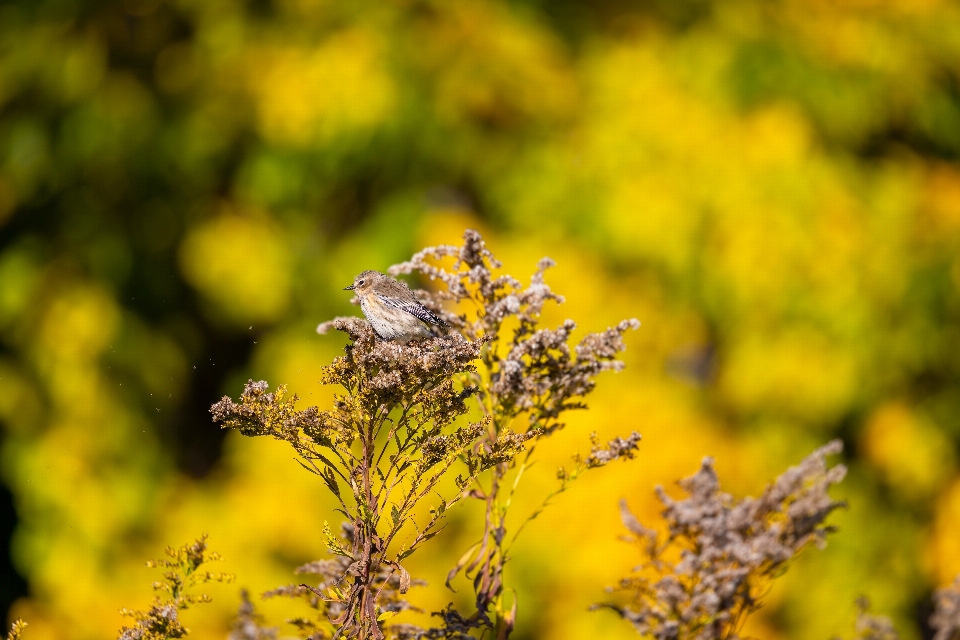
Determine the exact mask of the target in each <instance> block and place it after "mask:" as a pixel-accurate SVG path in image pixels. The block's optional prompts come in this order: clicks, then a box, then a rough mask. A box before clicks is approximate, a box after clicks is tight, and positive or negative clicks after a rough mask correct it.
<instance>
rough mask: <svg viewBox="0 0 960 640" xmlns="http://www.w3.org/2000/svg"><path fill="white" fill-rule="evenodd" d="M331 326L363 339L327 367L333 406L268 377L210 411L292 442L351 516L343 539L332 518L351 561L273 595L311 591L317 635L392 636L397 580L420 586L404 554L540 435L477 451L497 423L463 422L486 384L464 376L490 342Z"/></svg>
mask: <svg viewBox="0 0 960 640" xmlns="http://www.w3.org/2000/svg"><path fill="white" fill-rule="evenodd" d="M326 327H329V328H335V329H337V330H340V331H344V332H346V333H347V334H348V335H349V336H350V337H351V338H352V340H353V342H352V344H349V345H347V347H346V355H344V356H342V357H339V358H337V359H335V360H334V362H333V363H332V364H331V365H329V366H327V367H324V369H323V373H322V382H324V383H327V384H336V385H339V386H340V387H342V388H343V389H344V390H345V393H342V394H339V395H337V396H336V398H335V401H334V404H333V408H332V409H331V410H327V411H321V410H319V409H317V408H316V407H310V408H308V409H305V410H297V409H296V408H295V402H296V399H297V398H296V396H288V395H287V393H286V389H285V388H284V387H282V386H281V387H280V388H278V389H277V390H276V391H275V392H272V393H271V392H269V391H268V387H267V383H266V382H252V381H251V382H249V383H248V384H247V385H246V388H245V389H244V392H243V394H242V395H241V397H240V400H239V402H233V401H232V400H231V399H230V398H228V397H225V398H223V399H222V400H221V401H220V402H218V403H217V404H215V405H214V406H213V407H212V408H211V411H212V413H213V417H214V420H216V421H218V422H222V423H223V425H224V427H231V428H236V429H238V430H239V431H240V432H241V433H243V434H244V435H249V436H271V437H274V438H277V439H280V440H284V441H286V442H288V443H289V444H291V445H292V446H293V447H294V449H295V450H296V451H297V453H298V454H299V455H300V459H301V461H302V464H303V466H304V467H305V468H306V469H307V470H308V471H311V472H312V473H314V474H316V475H317V476H319V478H320V479H321V480H322V481H323V482H324V483H325V484H326V486H327V488H328V489H329V490H330V492H331V493H332V494H333V495H334V496H336V498H337V500H338V502H339V505H340V508H339V511H340V512H341V513H342V514H343V515H344V516H345V517H346V518H347V519H348V523H349V524H348V529H349V531H348V532H347V535H346V536H345V537H343V538H340V537H337V536H334V535H333V534H332V532H331V531H330V528H329V525H327V526H326V529H325V531H324V534H325V538H326V543H327V548H328V549H329V551H330V552H331V553H333V554H334V555H336V556H340V558H341V559H340V560H338V561H328V562H326V563H319V564H316V563H315V566H314V568H315V569H316V570H317V571H320V573H321V576H322V577H323V581H322V582H321V584H320V586H318V587H310V586H307V585H292V586H290V587H285V588H282V589H280V590H277V591H274V592H272V594H273V595H289V596H296V597H305V598H306V599H307V600H308V601H309V602H310V604H311V606H312V607H314V608H315V609H317V611H318V615H317V616H316V618H315V619H313V620H307V619H301V620H297V621H296V624H298V626H300V628H301V629H302V631H303V633H304V634H305V635H308V636H309V637H313V638H322V637H328V636H329V635H335V634H344V635H347V636H355V637H364V638H366V637H369V638H383V637H385V636H384V634H383V631H382V629H381V627H380V621H381V620H384V619H385V618H387V617H388V616H390V615H392V614H393V613H396V612H397V611H398V610H399V609H398V608H397V607H398V606H399V605H397V600H396V599H395V598H393V596H392V594H393V591H394V588H395V589H396V591H397V592H399V593H400V594H403V593H406V591H407V588H408V587H409V586H410V584H411V578H410V575H409V573H408V572H407V571H406V569H404V567H403V566H402V565H401V561H403V560H404V559H405V558H406V557H408V556H409V555H410V554H412V553H414V552H415V551H416V550H417V549H419V548H420V546H421V545H422V544H423V543H425V542H426V541H428V540H429V539H430V538H432V537H433V536H435V535H436V534H437V533H438V532H439V529H440V528H441V522H442V519H443V516H444V513H445V511H446V509H447V508H448V507H450V506H452V505H453V504H455V503H457V502H458V501H460V500H461V499H462V498H463V497H464V496H466V495H467V492H468V491H469V489H470V486H471V485H472V483H473V482H474V480H475V478H476V477H477V475H478V474H479V473H481V472H482V471H484V470H485V469H488V468H490V467H491V466H493V465H496V464H498V463H500V462H503V461H504V460H508V459H511V458H512V457H513V456H515V455H516V454H517V453H519V452H520V451H521V450H522V448H523V444H524V442H525V441H526V440H528V439H529V436H528V435H525V434H513V433H511V432H509V431H504V432H503V433H502V434H501V437H500V438H498V439H497V441H496V442H494V443H493V444H492V446H490V447H488V448H474V447H473V445H474V443H475V442H476V440H477V439H478V438H479V437H480V435H481V434H482V433H484V431H485V429H486V428H487V424H486V423H487V421H486V420H483V421H479V422H473V423H466V424H463V423H460V424H455V422H456V421H457V418H459V417H460V416H462V415H463V414H465V413H466V412H467V405H466V400H467V399H468V398H469V397H470V396H471V395H472V394H474V393H475V392H476V388H475V387H473V386H470V385H469V384H465V383H464V381H466V380H467V379H466V378H464V377H463V375H462V374H464V373H467V372H470V371H473V370H474V368H475V367H474V365H473V361H475V360H476V359H477V358H478V356H479V354H480V350H481V348H482V347H483V344H484V341H482V340H478V341H476V342H469V341H467V340H464V339H462V338H459V337H454V338H449V339H448V338H436V339H432V340H426V341H422V342H417V343H411V344H407V345H401V344H396V343H393V342H384V341H379V340H377V339H376V336H375V334H374V333H373V331H372V330H371V328H370V326H369V325H368V324H367V322H365V321H364V320H361V319H359V318H341V319H337V320H333V321H331V322H330V323H328V324H327V325H326ZM458 462H459V463H462V471H461V472H460V473H459V474H458V475H457V477H456V487H457V489H456V493H455V494H454V495H453V496H451V497H449V498H446V499H444V498H439V503H438V504H437V505H436V506H435V507H434V508H431V510H430V516H429V517H428V518H427V521H426V522H425V523H423V524H422V525H420V524H418V523H417V521H416V519H415V518H414V515H415V510H416V507H417V506H418V505H419V504H420V503H422V502H424V501H425V500H426V499H427V498H428V497H430V496H431V495H432V494H433V493H434V491H435V490H436V489H437V485H438V484H439V483H440V481H441V479H442V478H443V477H444V476H446V475H447V474H448V473H452V471H453V467H454V465H455V464H457V463H458ZM407 531H409V532H410V533H405V532H407ZM345 578H349V580H345Z"/></svg>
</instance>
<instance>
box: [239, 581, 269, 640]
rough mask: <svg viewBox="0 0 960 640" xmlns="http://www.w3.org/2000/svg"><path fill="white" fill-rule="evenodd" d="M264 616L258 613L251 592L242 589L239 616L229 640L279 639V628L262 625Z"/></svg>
mask: <svg viewBox="0 0 960 640" xmlns="http://www.w3.org/2000/svg"><path fill="white" fill-rule="evenodd" d="M262 619H263V618H262V616H260V615H258V614H257V612H256V609H255V608H254V606H253V603H252V602H250V594H248V593H247V590H246V589H242V590H241V591H240V608H239V609H237V618H236V620H234V622H233V629H232V630H231V631H230V634H229V635H228V636H227V640H277V636H278V634H279V629H277V628H276V627H268V628H265V627H262V626H261V625H260V623H261V621H262Z"/></svg>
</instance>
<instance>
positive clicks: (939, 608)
mask: <svg viewBox="0 0 960 640" xmlns="http://www.w3.org/2000/svg"><path fill="white" fill-rule="evenodd" d="M933 604H934V607H935V608H934V611H933V615H931V616H930V626H931V627H932V628H933V629H934V631H935V632H936V633H935V635H934V636H933V640H960V576H957V577H956V578H955V579H954V581H953V584H952V585H951V586H949V587H944V588H943V589H937V591H936V592H935V593H934V594H933Z"/></svg>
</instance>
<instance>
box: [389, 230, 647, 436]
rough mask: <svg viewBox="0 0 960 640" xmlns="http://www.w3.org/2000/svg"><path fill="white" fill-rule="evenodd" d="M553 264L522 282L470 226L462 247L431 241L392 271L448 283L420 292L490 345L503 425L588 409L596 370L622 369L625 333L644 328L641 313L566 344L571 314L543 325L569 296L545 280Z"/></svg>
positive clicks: (542, 421) (547, 423)
mask: <svg viewBox="0 0 960 640" xmlns="http://www.w3.org/2000/svg"><path fill="white" fill-rule="evenodd" d="M450 258H452V259H453V260H454V262H453V265H452V266H451V267H450V268H448V269H445V268H443V267H440V266H437V265H438V264H440V263H442V262H444V261H447V262H449V259H450ZM554 264H555V263H554V261H553V260H551V259H550V258H543V259H542V260H540V262H538V263H537V271H536V273H534V274H533V276H532V277H531V279H530V284H529V285H528V286H526V287H524V285H523V284H522V283H521V282H520V281H519V280H517V279H516V278H514V277H512V276H510V275H496V274H495V271H497V270H498V269H500V268H501V267H502V264H501V262H500V261H499V260H497V259H496V257H494V255H493V253H491V252H490V250H489V249H488V248H487V246H486V243H485V242H484V240H483V238H482V237H481V235H480V233H479V232H478V231H475V230H473V229H468V230H467V231H466V232H465V233H464V236H463V245H462V246H459V247H456V246H453V245H440V246H436V247H428V248H426V249H424V250H422V251H420V252H419V253H417V254H416V255H414V256H413V258H411V259H410V260H409V261H407V262H402V263H400V264H397V265H394V266H392V267H390V269H389V270H388V272H389V273H390V274H391V275H400V274H410V273H414V272H418V273H420V274H422V275H423V276H425V277H427V278H429V279H430V280H439V281H440V282H442V283H443V284H445V285H446V290H445V291H444V290H440V291H435V292H433V291H424V290H418V291H416V294H417V297H418V298H419V299H420V300H421V301H423V302H424V303H425V304H426V305H427V306H429V307H430V308H431V309H432V310H433V311H434V312H436V313H438V314H439V315H441V317H442V318H443V319H444V320H445V321H446V322H447V323H448V324H449V325H451V326H452V327H454V328H456V329H457V330H458V331H459V332H460V333H461V334H462V335H463V336H465V337H466V338H468V339H469V340H478V339H484V340H486V341H489V342H490V343H491V348H489V349H487V350H485V351H484V353H483V358H484V364H485V365H487V368H488V369H489V372H490V381H491V384H490V386H489V388H481V389H480V395H481V399H482V400H484V401H485V406H487V408H488V410H489V412H490V413H491V415H494V416H495V417H496V418H497V420H498V422H502V423H507V422H509V421H510V420H512V418H514V417H515V416H517V415H520V414H524V413H525V414H527V416H528V426H527V429H530V430H539V431H540V433H542V434H549V433H551V432H553V431H555V430H556V429H558V428H560V427H562V426H563V423H561V422H560V421H559V417H560V414H561V413H563V412H564V411H567V410H570V409H582V408H584V406H585V405H584V404H583V403H582V402H581V401H580V399H581V398H582V397H583V396H585V395H587V394H588V393H590V391H592V390H593V388H594V385H595V381H594V379H595V378H596V376H597V375H598V374H600V373H602V372H603V371H619V370H621V369H622V368H623V363H622V362H620V361H619V360H616V358H617V356H618V355H619V353H620V352H622V351H623V350H624V349H625V348H626V346H625V344H624V342H623V334H624V333H625V332H626V331H627V330H629V329H636V328H638V327H639V326H640V323H639V322H638V321H637V320H636V319H629V320H624V321H622V322H620V323H619V324H617V326H616V327H612V328H610V329H607V330H606V331H602V332H600V333H592V334H589V335H587V336H586V337H584V338H583V339H582V340H581V341H580V343H579V344H577V345H576V346H575V347H574V349H573V350H572V352H571V349H570V347H569V345H568V342H569V340H570V336H571V334H572V333H573V331H574V329H576V323H574V322H573V321H572V320H567V321H566V322H564V323H563V324H562V325H561V326H560V327H557V328H556V329H541V328H539V322H540V314H541V312H542V311H543V308H544V306H545V305H546V304H547V303H548V302H555V303H558V304H559V303H563V301H564V298H563V296H561V295H558V294H556V293H554V292H553V291H552V290H551V288H550V286H549V285H548V284H547V283H546V282H545V280H544V274H545V272H546V270H547V269H549V268H550V267H552V266H554ZM446 301H454V302H456V303H457V304H458V307H459V308H460V309H462V312H461V313H460V314H459V315H458V314H455V313H452V312H449V311H446V310H444V309H443V304H444V302H446ZM471 318H472V319H471ZM506 327H509V328H512V335H511V336H509V337H507V336H503V335H502V333H503V331H504V330H505V328H506ZM504 352H505V355H504Z"/></svg>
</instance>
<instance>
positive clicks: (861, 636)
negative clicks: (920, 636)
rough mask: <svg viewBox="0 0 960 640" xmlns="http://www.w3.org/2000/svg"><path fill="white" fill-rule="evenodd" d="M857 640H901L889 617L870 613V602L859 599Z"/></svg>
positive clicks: (856, 628)
mask: <svg viewBox="0 0 960 640" xmlns="http://www.w3.org/2000/svg"><path fill="white" fill-rule="evenodd" d="M855 630H856V634H857V635H856V636H854V637H855V638H856V640H900V634H899V633H897V629H896V627H894V626H893V622H892V621H891V620H890V618H888V617H887V616H878V615H875V614H873V613H870V602H869V600H867V599H866V598H858V599H857V623H856V627H855Z"/></svg>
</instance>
